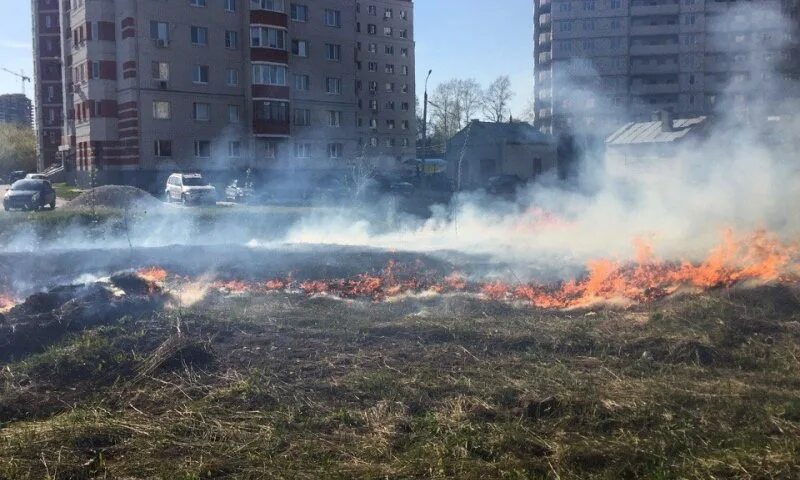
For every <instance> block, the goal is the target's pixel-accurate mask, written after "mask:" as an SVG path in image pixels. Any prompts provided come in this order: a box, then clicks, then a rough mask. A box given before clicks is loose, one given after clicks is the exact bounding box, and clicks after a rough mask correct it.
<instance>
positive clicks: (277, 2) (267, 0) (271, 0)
mask: <svg viewBox="0 0 800 480" xmlns="http://www.w3.org/2000/svg"><path fill="white" fill-rule="evenodd" d="M250 8H251V9H253V10H271V11H273V12H281V13H284V12H286V5H284V3H283V0H250Z"/></svg>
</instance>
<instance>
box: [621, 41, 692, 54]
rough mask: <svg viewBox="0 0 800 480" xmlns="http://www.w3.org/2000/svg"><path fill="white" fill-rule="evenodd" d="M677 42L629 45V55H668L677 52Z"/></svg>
mask: <svg viewBox="0 0 800 480" xmlns="http://www.w3.org/2000/svg"><path fill="white" fill-rule="evenodd" d="M679 48H680V47H679V45H678V44H677V43H669V44H664V45H631V48H630V54H631V55H669V54H677V53H678V50H679Z"/></svg>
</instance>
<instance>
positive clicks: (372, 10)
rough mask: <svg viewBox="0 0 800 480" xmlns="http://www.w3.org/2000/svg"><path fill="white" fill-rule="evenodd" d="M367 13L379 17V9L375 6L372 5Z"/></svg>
mask: <svg viewBox="0 0 800 480" xmlns="http://www.w3.org/2000/svg"><path fill="white" fill-rule="evenodd" d="M367 12H369V14H370V15H372V16H377V15H378V7H377V6H375V5H370V6H369V7H367Z"/></svg>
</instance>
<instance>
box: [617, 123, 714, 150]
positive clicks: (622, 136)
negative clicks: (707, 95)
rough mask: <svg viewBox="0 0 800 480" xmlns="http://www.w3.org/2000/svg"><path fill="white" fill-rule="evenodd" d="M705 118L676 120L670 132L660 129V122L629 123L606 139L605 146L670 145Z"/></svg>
mask: <svg viewBox="0 0 800 480" xmlns="http://www.w3.org/2000/svg"><path fill="white" fill-rule="evenodd" d="M706 118H707V117H705V116H702V117H694V118H677V119H675V120H673V122H672V131H669V132H665V131H663V130H662V129H661V122H660V121H658V122H631V123H627V124H625V125H623V126H622V127H621V128H620V129H619V130H617V131H616V132H614V133H612V134H611V135H610V136H609V137H608V138H607V139H606V144H607V145H634V144H639V143H670V142H674V141H677V140H680V139H681V138H683V137H685V136H686V135H688V134H689V132H691V131H693V130H696V129H697V128H698V127H699V126H700V125H701V124H702V123H703V122H705V121H706Z"/></svg>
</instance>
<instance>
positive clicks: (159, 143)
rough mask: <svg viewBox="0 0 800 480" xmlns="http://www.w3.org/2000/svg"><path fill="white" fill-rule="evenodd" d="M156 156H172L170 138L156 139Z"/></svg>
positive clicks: (154, 143) (154, 144)
mask: <svg viewBox="0 0 800 480" xmlns="http://www.w3.org/2000/svg"><path fill="white" fill-rule="evenodd" d="M153 147H154V153H155V156H156V157H160V158H167V157H171V156H172V142H171V141H170V140H156V141H154V142H153Z"/></svg>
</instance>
